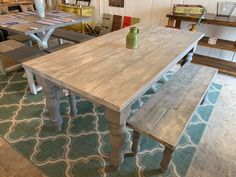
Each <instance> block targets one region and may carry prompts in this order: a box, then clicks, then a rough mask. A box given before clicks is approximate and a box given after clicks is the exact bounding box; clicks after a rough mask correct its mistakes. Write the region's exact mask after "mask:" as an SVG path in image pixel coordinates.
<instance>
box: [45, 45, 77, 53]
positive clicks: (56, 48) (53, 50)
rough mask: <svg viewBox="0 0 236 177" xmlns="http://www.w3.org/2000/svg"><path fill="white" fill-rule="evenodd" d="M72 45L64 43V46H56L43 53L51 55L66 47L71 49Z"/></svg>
mask: <svg viewBox="0 0 236 177" xmlns="http://www.w3.org/2000/svg"><path fill="white" fill-rule="evenodd" d="M73 45H74V44H71V43H64V44H61V45H57V46H55V47H50V48H48V49H45V50H44V51H45V52H47V53H53V52H56V51H59V50H62V49H65V48H67V47H71V46H73Z"/></svg>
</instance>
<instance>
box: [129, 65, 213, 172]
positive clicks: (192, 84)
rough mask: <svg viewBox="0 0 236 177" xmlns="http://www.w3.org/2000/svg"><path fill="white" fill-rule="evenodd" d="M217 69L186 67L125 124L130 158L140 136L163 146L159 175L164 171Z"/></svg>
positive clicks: (136, 147)
mask: <svg viewBox="0 0 236 177" xmlns="http://www.w3.org/2000/svg"><path fill="white" fill-rule="evenodd" d="M216 73H217V69H214V68H210V67H206V66H200V65H195V64H190V63H188V64H186V65H184V66H183V68H182V69H180V70H179V71H178V72H177V73H176V74H175V75H174V76H173V78H172V79H171V80H170V81H168V82H167V83H166V84H165V85H164V86H163V87H162V88H161V89H160V91H158V92H157V93H156V94H155V95H154V96H153V97H151V98H150V99H149V100H148V102H147V103H146V104H145V105H144V106H143V107H142V108H141V109H140V110H138V111H137V112H136V113H135V114H134V115H133V116H132V117H131V118H130V119H129V120H128V122H127V125H128V126H129V127H131V128H132V129H133V130H134V137H133V146H132V150H133V155H136V153H137V152H138V150H139V143H140V134H145V135H147V136H149V137H150V138H153V139H154V140H156V141H158V142H159V143H161V144H162V145H164V146H165V150H164V154H163V160H162V162H161V170H162V172H164V171H166V169H167V168H168V164H169V162H170V160H171V155H172V153H173V151H174V150H175V148H176V146H177V144H178V142H179V140H180V138H181V137H182V134H183V133H184V131H185V128H186V126H187V125H188V122H189V121H190V120H191V117H192V115H193V114H194V112H195V110H196V108H197V107H198V106H199V104H200V103H201V101H202V100H203V98H204V97H205V95H206V93H207V90H208V87H209V86H210V84H211V82H212V80H213V78H214V76H215V75H216Z"/></svg>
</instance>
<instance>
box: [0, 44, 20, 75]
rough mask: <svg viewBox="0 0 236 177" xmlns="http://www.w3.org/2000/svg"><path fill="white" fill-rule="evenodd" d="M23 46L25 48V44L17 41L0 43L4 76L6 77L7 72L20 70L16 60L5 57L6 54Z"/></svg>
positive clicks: (0, 65)
mask: <svg viewBox="0 0 236 177" xmlns="http://www.w3.org/2000/svg"><path fill="white" fill-rule="evenodd" d="M23 46H25V45H24V44H23V43H20V42H17V41H15V40H8V41H3V42H0V72H1V73H2V74H3V75H6V73H7V72H10V71H13V70H15V69H17V68H19V65H17V63H16V62H15V61H14V60H12V59H10V58H7V57H6V56H4V53H6V52H9V51H11V50H14V49H17V48H20V47H23Z"/></svg>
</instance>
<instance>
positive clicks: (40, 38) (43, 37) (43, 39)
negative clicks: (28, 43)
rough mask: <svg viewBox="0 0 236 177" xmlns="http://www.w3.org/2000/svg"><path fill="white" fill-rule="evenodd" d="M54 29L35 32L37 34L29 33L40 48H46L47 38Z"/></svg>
mask: <svg viewBox="0 0 236 177" xmlns="http://www.w3.org/2000/svg"><path fill="white" fill-rule="evenodd" d="M54 30H55V29H50V30H47V31H44V32H41V33H37V35H35V34H30V37H31V38H32V39H33V40H35V41H37V42H38V45H39V48H40V49H42V50H43V49H47V48H48V40H49V39H50V37H51V35H52V33H53V31H54Z"/></svg>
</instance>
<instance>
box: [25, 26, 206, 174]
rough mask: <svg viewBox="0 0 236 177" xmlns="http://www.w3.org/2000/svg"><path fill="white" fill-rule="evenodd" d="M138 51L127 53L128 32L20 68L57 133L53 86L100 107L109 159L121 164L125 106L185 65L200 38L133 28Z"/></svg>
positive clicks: (127, 108) (56, 100) (58, 120)
mask: <svg viewBox="0 0 236 177" xmlns="http://www.w3.org/2000/svg"><path fill="white" fill-rule="evenodd" d="M137 27H138V28H139V30H140V33H139V48H137V49H127V48H126V36H127V34H128V32H129V28H125V29H121V30H119V31H116V32H112V33H110V34H107V35H104V36H101V37H98V38H95V39H92V40H90V41H87V42H85V43H81V44H77V45H75V46H72V47H69V48H66V49H63V50H61V51H58V52H55V53H52V54H49V55H47V56H43V57H40V58H37V59H34V60H31V61H28V62H25V63H23V67H24V68H27V69H28V70H31V71H32V72H34V73H35V74H36V75H37V79H38V81H39V82H40V83H41V84H42V86H43V92H44V95H45V96H46V100H47V106H48V109H49V111H50V116H51V122H52V124H53V125H54V126H55V127H56V128H57V130H61V124H62V116H61V115H60V112H59V95H58V87H62V88H66V89H68V90H69V91H70V92H72V93H74V94H76V95H79V96H80V97H83V98H85V99H87V100H90V101H91V102H93V103H95V104H98V105H102V106H104V108H105V117H106V119H107V121H108V123H109V127H110V129H109V130H110V144H111V146H112V152H111V155H110V160H111V163H112V166H113V167H114V168H115V169H118V167H119V166H120V165H121V164H122V162H123V159H124V156H123V152H122V151H121V147H122V145H123V143H124V132H125V128H126V121H127V119H128V117H129V116H130V113H131V111H130V106H131V104H132V103H134V102H135V101H136V100H137V99H138V98H139V97H140V96H141V95H143V94H144V93H145V92H146V91H147V90H148V89H149V88H150V87H151V86H152V85H153V84H154V83H155V82H157V81H158V80H159V79H160V78H161V76H163V74H165V73H166V72H167V71H168V70H169V69H170V68H171V67H173V66H174V65H175V64H176V63H178V62H179V61H180V60H181V59H183V58H184V57H185V59H186V61H188V62H190V61H191V57H192V55H193V51H194V50H195V48H196V45H197V43H198V41H199V40H200V39H201V38H202V37H203V34H202V33H192V32H188V31H183V30H178V29H172V28H166V27H158V26H145V25H138V26H137Z"/></svg>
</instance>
